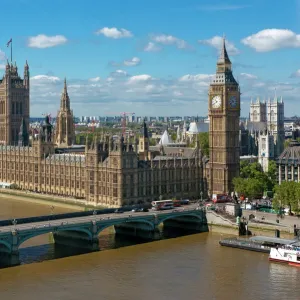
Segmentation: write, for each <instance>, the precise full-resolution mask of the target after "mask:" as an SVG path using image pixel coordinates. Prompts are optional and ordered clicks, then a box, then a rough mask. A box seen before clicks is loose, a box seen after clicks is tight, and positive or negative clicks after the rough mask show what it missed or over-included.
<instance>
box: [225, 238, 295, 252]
mask: <svg viewBox="0 0 300 300" xmlns="http://www.w3.org/2000/svg"><path fill="white" fill-rule="evenodd" d="M295 242H296V240H289V239H281V238H277V237H268V236H253V237H250V238H248V239H247V238H227V239H224V240H221V241H220V242H219V244H220V245H221V246H225V247H231V248H238V249H243V250H250V251H256V252H263V253H270V250H271V248H274V247H275V248H276V247H282V246H286V245H290V244H292V243H295Z"/></svg>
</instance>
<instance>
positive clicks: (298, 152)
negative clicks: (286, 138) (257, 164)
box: [277, 140, 300, 165]
mask: <svg viewBox="0 0 300 300" xmlns="http://www.w3.org/2000/svg"><path fill="white" fill-rule="evenodd" d="M277 162H278V163H279V164H297V165H300V143H299V142H297V141H295V140H292V141H291V142H290V144H289V146H288V147H287V148H285V149H284V150H283V152H282V153H281V154H280V155H279V157H278V158H277Z"/></svg>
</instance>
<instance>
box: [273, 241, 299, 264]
mask: <svg viewBox="0 0 300 300" xmlns="http://www.w3.org/2000/svg"><path fill="white" fill-rule="evenodd" d="M269 260H270V261H274V262H279V263H286V264H288V265H290V266H296V267H300V242H299V241H297V242H294V243H292V244H290V245H285V246H281V247H274V248H271V250H270V255H269Z"/></svg>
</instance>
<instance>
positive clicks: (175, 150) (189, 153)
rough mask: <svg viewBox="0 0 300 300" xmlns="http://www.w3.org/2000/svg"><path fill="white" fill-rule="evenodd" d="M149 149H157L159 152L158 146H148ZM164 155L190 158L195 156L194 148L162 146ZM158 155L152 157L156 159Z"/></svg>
mask: <svg viewBox="0 0 300 300" xmlns="http://www.w3.org/2000/svg"><path fill="white" fill-rule="evenodd" d="M149 148H150V151H157V152H160V147H159V146H150V147H149ZM163 151H164V154H165V155H164V156H163V157H169V158H172V159H174V157H178V158H181V157H183V158H189V157H190V158H191V157H194V156H195V153H196V148H188V147H166V146H165V147H163ZM157 157H158V156H156V157H155V158H154V159H156V158H157Z"/></svg>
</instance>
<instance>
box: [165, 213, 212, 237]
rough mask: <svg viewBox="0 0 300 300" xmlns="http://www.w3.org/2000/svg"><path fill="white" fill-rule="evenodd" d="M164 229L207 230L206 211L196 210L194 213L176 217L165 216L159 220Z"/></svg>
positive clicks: (183, 230) (182, 230)
mask: <svg viewBox="0 0 300 300" xmlns="http://www.w3.org/2000/svg"><path fill="white" fill-rule="evenodd" d="M161 223H163V228H164V230H169V229H179V230H180V231H181V232H185V231H186V232H207V231H209V229H208V225H207V219H206V213H205V211H203V210H198V211H197V214H195V215H192V214H190V215H182V216H177V217H176V218H173V217H170V218H165V219H163V220H162V221H161Z"/></svg>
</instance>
